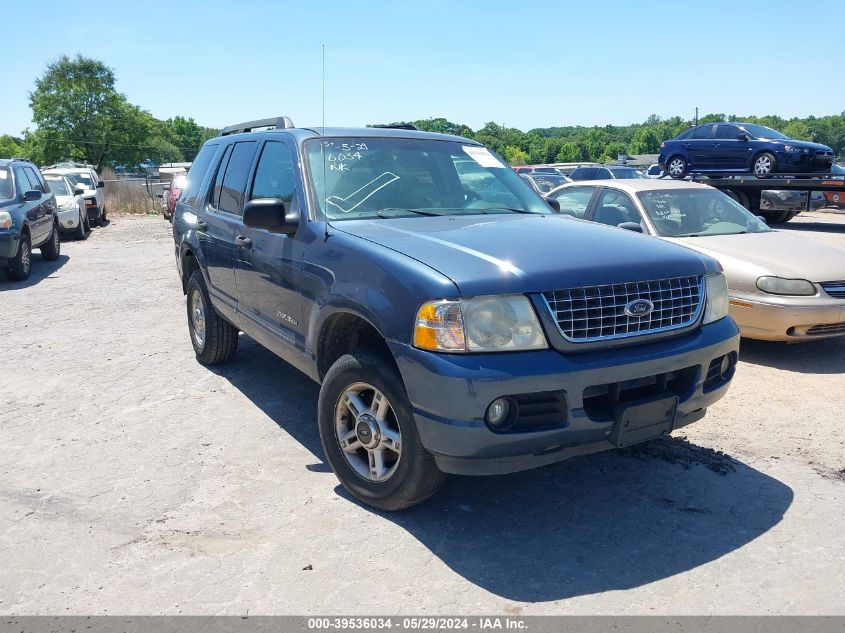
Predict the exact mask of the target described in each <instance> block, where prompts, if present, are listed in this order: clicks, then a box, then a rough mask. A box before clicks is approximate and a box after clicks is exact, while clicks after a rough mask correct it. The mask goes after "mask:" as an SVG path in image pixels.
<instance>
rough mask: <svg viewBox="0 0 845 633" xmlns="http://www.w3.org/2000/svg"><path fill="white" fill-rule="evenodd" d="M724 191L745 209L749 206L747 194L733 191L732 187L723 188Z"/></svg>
mask: <svg viewBox="0 0 845 633" xmlns="http://www.w3.org/2000/svg"><path fill="white" fill-rule="evenodd" d="M724 193H725V195H726V196H728V197H730V198H733V199H734V200H736V201H737V202H738V203H739V204H741V205H742V206H744V207H745V208H746V209H748V208H749V205H750V202H749V200H748V195H747V194H746V193H745V192H744V191H734V190H733V189H725V190H724Z"/></svg>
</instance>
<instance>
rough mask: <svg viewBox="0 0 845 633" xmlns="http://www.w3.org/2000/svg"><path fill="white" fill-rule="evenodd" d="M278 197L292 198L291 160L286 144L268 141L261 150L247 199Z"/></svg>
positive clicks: (287, 200)
mask: <svg viewBox="0 0 845 633" xmlns="http://www.w3.org/2000/svg"><path fill="white" fill-rule="evenodd" d="M255 198H278V199H279V200H284V201H285V202H290V201H291V200H293V160H292V159H291V155H290V150H289V149H288V147H287V145H285V144H284V143H281V142H279V141H268V142H267V143H266V144H265V145H264V149H263V150H262V151H261V157H260V158H259V159H258V167H256V169H255V178H254V179H253V181H252V191H251V192H250V196H249V199H250V200H254V199H255Z"/></svg>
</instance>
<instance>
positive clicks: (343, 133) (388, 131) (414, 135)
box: [208, 126, 481, 145]
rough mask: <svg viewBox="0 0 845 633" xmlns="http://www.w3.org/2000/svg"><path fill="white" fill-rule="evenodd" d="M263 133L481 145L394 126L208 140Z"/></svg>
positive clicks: (312, 129) (301, 137)
mask: <svg viewBox="0 0 845 633" xmlns="http://www.w3.org/2000/svg"><path fill="white" fill-rule="evenodd" d="M265 134H269V135H272V134H290V135H291V136H293V137H294V138H295V139H296V140H297V141H300V142H301V141H304V140H307V139H310V138H321V137H355V138H404V139H424V140H431V141H457V142H459V143H465V144H468V145H481V143H479V142H478V141H473V140H472V139H468V138H464V137H463V136H454V135H452V134H439V133H437V132H422V131H419V130H404V129H396V128H383V127H359V128H355V127H327V128H323V127H320V126H314V127H293V128H284V129H277V130H255V131H252V132H242V133H240V134H227V135H226V136H216V137H214V138H213V139H210V140H209V141H208V142H210V143H214V142H215V141H220V140H221V139H223V140H228V139H231V138H244V137H249V138H252V137H254V136H256V135H265Z"/></svg>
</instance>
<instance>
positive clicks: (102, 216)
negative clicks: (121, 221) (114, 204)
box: [97, 207, 109, 226]
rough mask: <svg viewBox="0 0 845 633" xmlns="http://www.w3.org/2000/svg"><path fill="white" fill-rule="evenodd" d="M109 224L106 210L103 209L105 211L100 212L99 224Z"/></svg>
mask: <svg viewBox="0 0 845 633" xmlns="http://www.w3.org/2000/svg"><path fill="white" fill-rule="evenodd" d="M108 223H109V221H108V219H106V208H105V207H103V210H102V211H100V217H99V219H98V220H97V224H99V225H100V226H105V225H106V224H108Z"/></svg>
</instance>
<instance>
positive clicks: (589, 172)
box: [572, 167, 596, 180]
mask: <svg viewBox="0 0 845 633" xmlns="http://www.w3.org/2000/svg"><path fill="white" fill-rule="evenodd" d="M576 172H577V173H576ZM595 177H596V170H595V169H594V168H592V167H581V168H579V169H576V170H575V171H574V172H572V179H573V180H593V179H594V178H595Z"/></svg>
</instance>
